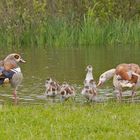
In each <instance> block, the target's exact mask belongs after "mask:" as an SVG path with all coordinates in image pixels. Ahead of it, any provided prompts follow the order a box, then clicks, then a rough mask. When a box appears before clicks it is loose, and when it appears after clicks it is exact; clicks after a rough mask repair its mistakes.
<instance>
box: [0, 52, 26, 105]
mask: <svg viewBox="0 0 140 140" xmlns="http://www.w3.org/2000/svg"><path fill="white" fill-rule="evenodd" d="M20 62H22V63H25V61H24V60H23V59H22V57H21V56H20V55H19V54H17V53H12V54H9V55H8V56H7V57H6V58H4V60H1V61H0V68H2V69H3V70H2V71H1V73H0V79H1V80H2V79H3V84H4V83H5V82H6V83H7V81H8V82H9V83H10V84H11V86H12V87H13V88H14V92H13V96H14V101H15V103H17V88H18V86H19V85H20V84H21V82H22V79H23V74H22V72H21V68H20V67H19V65H18V64H19V63H20ZM10 73H12V75H11V76H10V77H8V74H10Z"/></svg>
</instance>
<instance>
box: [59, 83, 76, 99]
mask: <svg viewBox="0 0 140 140" xmlns="http://www.w3.org/2000/svg"><path fill="white" fill-rule="evenodd" d="M59 95H60V99H61V101H66V100H68V99H69V98H70V97H75V89H74V87H73V86H71V85H69V84H68V83H66V82H64V83H63V84H62V85H61V86H60V92H59Z"/></svg>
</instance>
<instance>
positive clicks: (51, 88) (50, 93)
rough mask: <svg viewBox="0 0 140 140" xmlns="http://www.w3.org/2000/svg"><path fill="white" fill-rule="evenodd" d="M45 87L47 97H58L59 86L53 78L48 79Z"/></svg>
mask: <svg viewBox="0 0 140 140" xmlns="http://www.w3.org/2000/svg"><path fill="white" fill-rule="evenodd" d="M45 87H46V91H45V95H46V97H53V98H54V97H56V96H57V95H58V93H59V88H60V86H59V84H58V83H57V82H56V81H54V80H52V79H51V78H48V79H47V80H46V83H45Z"/></svg>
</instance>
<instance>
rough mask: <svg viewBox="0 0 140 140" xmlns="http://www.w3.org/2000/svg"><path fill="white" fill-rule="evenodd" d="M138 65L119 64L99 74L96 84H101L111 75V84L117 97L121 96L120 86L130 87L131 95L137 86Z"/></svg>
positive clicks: (139, 68) (139, 71)
mask: <svg viewBox="0 0 140 140" xmlns="http://www.w3.org/2000/svg"><path fill="white" fill-rule="evenodd" d="M139 75H140V67H139V65H137V64H134V63H131V64H125V63H124V64H119V65H118V66H117V67H116V68H115V69H111V70H108V71H106V72H104V73H103V74H101V76H100V77H99V83H98V85H97V86H101V85H103V83H104V82H105V81H107V80H109V79H111V78H112V77H113V85H114V87H115V91H117V92H118V93H119V98H120V99H121V97H122V88H123V87H129V88H132V97H133V96H134V95H135V91H136V89H137V88H138V86H139Z"/></svg>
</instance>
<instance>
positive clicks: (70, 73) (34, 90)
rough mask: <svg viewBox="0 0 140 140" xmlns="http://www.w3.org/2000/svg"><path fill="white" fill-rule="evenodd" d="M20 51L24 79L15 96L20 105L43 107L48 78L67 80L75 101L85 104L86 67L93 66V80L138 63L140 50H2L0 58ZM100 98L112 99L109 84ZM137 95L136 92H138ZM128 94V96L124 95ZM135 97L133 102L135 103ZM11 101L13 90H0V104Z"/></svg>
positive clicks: (93, 48)
mask: <svg viewBox="0 0 140 140" xmlns="http://www.w3.org/2000/svg"><path fill="white" fill-rule="evenodd" d="M13 52H19V53H20V54H21V55H22V57H23V58H24V59H25V60H26V61H27V62H26V63H25V64H20V66H21V68H22V72H23V74H24V80H23V82H22V84H21V86H20V87H19V90H18V97H19V102H20V103H27V104H43V103H44V102H47V100H46V98H45V97H44V92H45V86H44V84H45V80H46V79H47V78H48V77H52V78H53V79H56V80H57V81H59V82H60V83H62V82H63V81H67V82H68V83H69V84H71V85H73V86H74V87H75V88H76V91H77V97H76V102H81V101H84V98H83V97H82V95H80V94H79V93H80V91H81V89H82V86H83V80H84V78H85V74H86V72H85V68H86V66H87V65H89V64H90V65H92V66H93V75H94V78H95V80H96V81H98V78H99V76H100V74H101V73H103V72H104V71H106V70H109V69H111V68H114V67H115V66H116V65H118V64H119V63H124V62H125V63H132V62H133V63H137V64H139V56H140V51H139V48H138V47H134V46H131V47H129V46H127V47H121V46H118V47H109V46H108V47H104V46H102V47H92V46H91V47H71V48H36V47H35V48H30V47H29V48H22V49H14V48H12V49H11V48H10V49H7V48H2V49H1V51H0V58H1V59H2V58H4V57H5V56H6V55H7V54H9V53H13ZM99 94H100V96H103V97H107V98H113V85H112V81H111V80H110V81H108V82H107V83H106V84H105V85H104V86H103V87H102V88H100V89H99ZM138 94H139V93H138ZM126 95H127V93H126ZM138 97H139V96H137V97H136V100H138ZM8 101H9V102H12V89H11V87H10V86H4V87H2V86H1V87H0V102H2V103H4V102H8Z"/></svg>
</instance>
